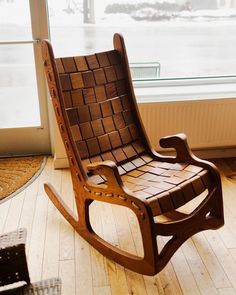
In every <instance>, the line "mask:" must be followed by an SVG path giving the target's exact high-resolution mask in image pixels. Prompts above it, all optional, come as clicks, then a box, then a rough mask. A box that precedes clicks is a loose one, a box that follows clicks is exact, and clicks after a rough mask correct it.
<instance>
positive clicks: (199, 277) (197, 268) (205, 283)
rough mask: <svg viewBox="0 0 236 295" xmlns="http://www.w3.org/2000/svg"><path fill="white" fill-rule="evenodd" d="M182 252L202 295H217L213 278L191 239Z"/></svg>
mask: <svg viewBox="0 0 236 295" xmlns="http://www.w3.org/2000/svg"><path fill="white" fill-rule="evenodd" d="M182 250H183V254H184V256H185V257H186V260H187V263H188V265H189V267H190V269H191V271H192V274H193V276H194V278H195V281H196V284H197V286H198V288H199V290H200V293H201V294H205V295H208V294H211V295H216V294H217V290H216V288H215V286H214V283H213V282H212V280H211V277H210V275H209V273H208V271H207V269H206V267H205V265H204V263H203V261H202V259H201V257H200V256H199V254H198V252H197V250H196V248H195V246H194V243H193V242H192V240H191V239H188V240H187V241H186V242H185V243H184V245H183V246H182Z"/></svg>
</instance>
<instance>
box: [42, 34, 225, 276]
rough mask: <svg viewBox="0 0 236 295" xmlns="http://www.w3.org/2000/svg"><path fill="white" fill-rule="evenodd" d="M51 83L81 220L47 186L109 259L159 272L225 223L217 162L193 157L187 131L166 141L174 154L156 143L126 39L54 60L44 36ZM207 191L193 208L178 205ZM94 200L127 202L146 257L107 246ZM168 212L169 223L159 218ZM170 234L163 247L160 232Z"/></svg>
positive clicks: (50, 193) (55, 200)
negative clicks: (96, 227) (92, 215)
mask: <svg viewBox="0 0 236 295" xmlns="http://www.w3.org/2000/svg"><path fill="white" fill-rule="evenodd" d="M42 55H43V62H44V66H45V72H46V76H47V81H48V86H49V90H50V94H51V97H52V101H53V105H54V109H55V114H56V118H57V122H58V126H59V129H60V132H61V136H62V139H63V142H64V145H65V148H66V152H67V156H68V159H69V163H70V170H71V175H72V182H73V188H74V193H75V201H76V205H77V211H78V218H77V217H75V215H74V214H73V212H72V211H71V210H70V209H69V208H68V207H67V205H66V204H65V203H64V201H63V198H62V197H61V196H59V194H58V193H57V192H56V191H55V189H54V188H53V187H52V185H51V184H48V183H47V184H45V190H46V192H47V194H48V196H49V198H50V199H51V200H52V202H53V203H54V205H55V206H56V207H57V208H58V210H59V211H60V212H61V214H62V215H63V216H64V217H65V218H66V219H67V220H68V222H69V223H70V224H71V225H72V226H73V227H74V228H75V230H76V231H77V232H78V233H79V234H80V235H81V236H82V237H83V238H84V239H85V240H87V241H88V242H89V243H90V244H91V245H92V246H94V247H95V248H96V249H97V250H98V251H100V252H101V253H102V254H103V255H105V256H106V257H108V258H110V259H112V260H114V261H115V262H117V263H119V264H121V265H123V266H124V267H126V268H128V269H131V270H133V271H135V272H138V273H141V274H145V275H154V274H156V273H158V272H160V271H161V270H162V269H163V268H164V267H165V265H166V264H167V263H168V261H169V260H170V258H171V257H172V255H173V254H174V253H175V251H177V249H178V248H179V247H180V246H181V244H183V242H184V241H186V240H187V239H188V238H189V237H191V236H192V235H194V234H195V233H197V232H199V231H202V230H207V229H217V228H219V227H221V226H222V225H223V224H224V217H223V202H222V189H221V180H220V176H219V173H218V171H217V169H216V168H215V166H214V165H212V164H211V163H208V162H206V161H202V160H200V159H198V158H197V157H195V156H194V155H193V154H192V153H191V151H190V150H189V147H188V145H187V142H186V136H185V135H184V134H178V135H174V136H170V137H165V138H162V139H161V140H160V145H161V146H162V147H164V148H170V147H173V148H175V150H176V154H177V155H176V157H169V156H167V157H165V156H162V155H160V154H158V153H156V152H155V151H154V150H153V149H152V148H151V146H150V143H149V140H148V138H147V135H146V133H145V130H144V127H143V124H142V122H141V119H140V115H139V111H138V107H137V102H136V98H135V94H134V90H133V86H132V80H131V76H130V70H129V64H128V59H127V55H126V49H125V44H124V40H123V38H122V36H120V35H119V34H115V35H114V49H113V50H110V51H106V52H101V53H96V54H93V55H87V56H74V57H64V58H54V54H53V49H52V47H51V45H50V42H49V41H47V40H44V41H43V42H42ZM204 191H207V194H206V197H205V198H204V200H203V201H201V202H200V204H199V205H198V206H196V208H194V209H193V210H192V211H191V212H188V214H186V213H182V212H179V211H177V209H178V208H179V207H181V206H183V205H185V204H186V203H187V202H189V201H191V200H192V199H193V198H195V197H197V196H199V195H200V194H202V193H203V192H204ZM93 200H97V201H102V202H107V203H110V204H117V205H121V206H125V207H128V208H129V209H131V210H132V211H133V212H134V213H135V215H136V216H137V219H138V222H139V226H140V231H141V235H142V242H143V250H144V255H143V257H139V256H136V255H133V254H130V253H127V252H125V251H123V250H121V249H118V248H117V247H115V246H113V245H111V244H109V243H108V242H107V241H105V240H104V239H102V238H101V237H99V236H98V235H97V234H96V233H95V232H94V231H93V229H92V226H91V224H90V219H89V205H90V204H91V203H92V201H93ZM159 215H166V216H168V218H172V219H171V220H170V219H168V220H167V221H166V222H160V220H159V221H158V220H157V219H158V218H157V217H158V216H159ZM158 235H160V236H168V237H170V239H169V240H168V242H167V243H166V244H165V246H164V247H163V248H162V250H161V251H160V250H159V249H158V247H157V236H158Z"/></svg>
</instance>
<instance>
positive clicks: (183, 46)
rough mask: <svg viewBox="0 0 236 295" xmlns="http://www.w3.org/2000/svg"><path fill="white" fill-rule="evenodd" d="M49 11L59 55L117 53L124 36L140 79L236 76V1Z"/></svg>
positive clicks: (65, 3) (114, 0)
mask: <svg viewBox="0 0 236 295" xmlns="http://www.w3.org/2000/svg"><path fill="white" fill-rule="evenodd" d="M48 8H49V20H50V30H51V39H52V42H53V44H54V46H55V48H56V55H78V54H80V55H83V54H89V53H91V52H94V51H101V50H104V48H105V49H106V48H111V46H112V44H111V38H112V35H113V33H114V32H120V33H122V34H123V36H124V37H125V41H126V45H127V51H128V56H129V61H130V63H131V64H133V68H134V75H136V78H137V79H142V76H143V79H144V80H145V79H154V80H156V79H172V78H174V79H179V78H181V79H183V78H196V77H198V78H199V77H215V76H233V75H235V72H236V54H235V48H236V37H235V36H236V0H119V1H118V0H103V1H99V0H60V1H59V0H57V1H55V0H48ZM131 66H132V65H131Z"/></svg>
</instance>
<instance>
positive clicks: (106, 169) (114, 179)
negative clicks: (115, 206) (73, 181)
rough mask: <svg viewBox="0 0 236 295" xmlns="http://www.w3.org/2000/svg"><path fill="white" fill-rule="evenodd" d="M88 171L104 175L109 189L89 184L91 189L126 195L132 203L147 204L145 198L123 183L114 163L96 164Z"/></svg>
mask: <svg viewBox="0 0 236 295" xmlns="http://www.w3.org/2000/svg"><path fill="white" fill-rule="evenodd" d="M87 169H88V171H90V172H92V174H94V175H104V176H105V177H106V179H107V187H106V188H105V187H104V186H102V185H95V184H91V183H90V182H87V185H88V186H90V188H93V189H95V190H96V189H98V190H100V191H104V192H113V193H114V194H117V195H121V196H122V195H125V198H128V199H129V200H130V201H131V202H133V201H134V202H135V201H138V202H142V203H145V204H147V201H146V199H145V198H143V197H141V196H138V194H134V193H133V192H132V191H131V190H130V189H128V188H127V187H126V186H125V184H124V183H123V181H122V179H121V177H120V174H119V171H118V168H117V165H116V164H115V163H114V162H113V161H104V162H95V163H92V164H89V165H88V166H87Z"/></svg>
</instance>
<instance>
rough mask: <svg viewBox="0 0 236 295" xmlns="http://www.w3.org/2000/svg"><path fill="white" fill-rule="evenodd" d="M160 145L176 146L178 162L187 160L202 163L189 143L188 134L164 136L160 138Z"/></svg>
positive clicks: (165, 146) (164, 146) (166, 146)
mask: <svg viewBox="0 0 236 295" xmlns="http://www.w3.org/2000/svg"><path fill="white" fill-rule="evenodd" d="M160 146H161V147H163V148H174V149H175V150H176V157H175V158H174V159H175V160H176V161H177V162H187V163H192V164H200V162H201V160H200V159H198V158H197V157H196V156H195V155H194V154H193V153H192V152H191V150H190V148H189V146H188V143H187V136H186V135H185V134H183V133H179V134H175V135H171V136H166V137H162V138H161V139H160Z"/></svg>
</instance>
